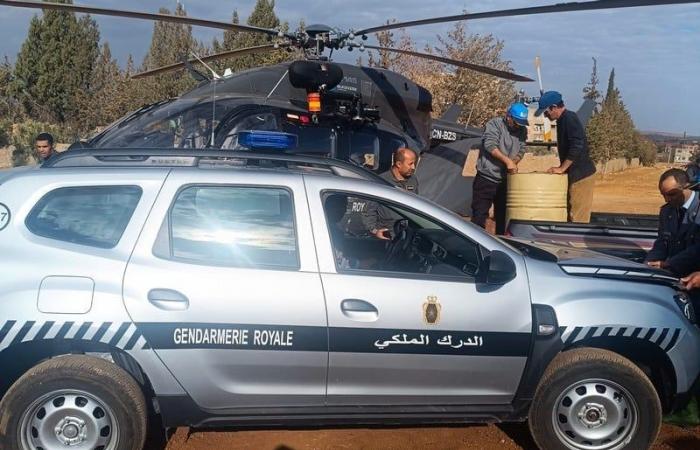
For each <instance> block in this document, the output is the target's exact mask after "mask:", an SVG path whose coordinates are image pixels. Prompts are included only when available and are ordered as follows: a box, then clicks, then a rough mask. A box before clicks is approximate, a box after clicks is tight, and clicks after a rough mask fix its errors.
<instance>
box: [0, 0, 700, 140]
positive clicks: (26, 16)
mask: <svg viewBox="0 0 700 450" xmlns="http://www.w3.org/2000/svg"><path fill="white" fill-rule="evenodd" d="M75 3H77V4H90V5H93V6H100V7H107V8H121V9H131V10H142V11H148V12H157V11H158V8H159V7H161V6H164V7H168V8H170V9H174V7H175V0H138V1H137V0H91V1H88V0H76V1H75ZM550 3H557V1H556V0H552V1H541V0H532V1H530V0H498V1H496V0H473V1H469V2H467V1H463V0H462V1H461V0H443V1H430V0H385V1H384V2H378V1H377V0H354V1H349V0H344V1H340V0H303V1H299V0H277V1H276V11H277V14H278V16H279V17H280V18H281V19H282V20H287V21H288V22H289V23H290V24H291V26H295V25H296V24H298V22H299V20H300V19H301V18H304V19H305V20H306V23H307V24H312V23H325V24H327V25H331V26H335V27H338V28H340V29H349V28H355V29H358V28H363V27H369V26H374V25H379V24H382V23H383V22H385V21H386V20H387V19H389V18H395V19H397V20H399V21H406V20H413V19H420V18H426V17H435V16H445V15H453V14H459V13H461V12H462V11H463V10H466V9H468V10H469V12H481V11H487V10H493V9H506V8H518V7H526V6H535V5H546V4H550ZM184 4H185V7H186V9H187V12H188V15H190V16H193V17H201V18H206V19H213V20H223V21H226V20H229V19H230V17H231V14H232V12H233V10H234V9H238V12H239V14H240V16H241V17H242V18H247V16H248V14H249V13H250V11H251V10H252V8H253V6H254V5H255V0H237V1H225V0H224V1H221V0H218V1H216V0H185V1H184ZM36 13H37V12H36V11H34V10H27V9H20V8H16V9H15V8H9V7H5V6H0V24H1V26H0V57H2V56H3V55H7V56H8V57H9V58H10V60H13V61H14V59H15V57H16V54H17V52H18V51H19V48H20V46H21V44H22V42H23V40H24V39H25V37H26V34H27V29H28V24H29V20H30V19H31V17H32V15H34V14H36ZM96 19H97V21H98V24H99V27H100V31H101V35H102V39H103V40H107V41H108V42H109V43H110V46H111V47H112V52H113V54H115V56H116V57H117V58H118V59H119V61H120V63H122V64H123V63H124V62H125V61H126V58H127V56H128V55H129V54H130V53H131V54H132V55H134V59H135V61H136V62H137V63H140V62H141V60H142V58H143V56H144V54H145V52H146V50H147V49H148V45H149V43H150V36H151V31H152V28H153V26H152V23H151V22H148V21H143V20H135V19H119V18H112V17H99V16H98V17H96ZM468 28H469V30H470V31H472V32H475V33H492V34H493V35H495V36H496V37H497V38H499V39H502V40H503V41H505V50H504V57H505V58H507V59H510V60H511V61H512V62H513V67H514V69H515V71H516V72H518V73H521V74H524V75H529V76H530V77H531V78H535V76H534V75H535V69H534V64H533V62H534V58H535V56H537V55H540V56H541V57H542V61H543V62H542V70H543V80H544V85H545V89H557V90H559V91H561V92H562V94H563V95H564V99H565V100H566V101H567V103H568V104H569V105H570V106H571V107H573V108H575V109H576V108H578V106H579V104H580V102H581V89H582V88H583V86H584V85H585V84H586V83H587V82H588V80H589V78H590V72H591V63H592V61H591V57H595V58H597V60H598V70H599V76H600V78H601V81H602V86H601V89H602V90H604V89H605V86H606V83H607V77H608V74H609V72H610V69H612V68H613V67H614V68H615V74H616V84H617V86H618V87H619V89H620V90H621V92H622V96H623V99H624V101H625V103H626V104H627V105H628V107H629V109H630V111H631V113H632V116H633V118H634V120H635V123H636V124H637V127H638V128H639V129H641V130H647V131H651V130H653V131H667V132H676V133H683V132H684V131H685V132H687V133H688V134H692V135H700V3H698V4H694V5H678V6H656V7H646V8H631V9H622V10H608V11H592V12H576V13H560V14H547V15H540V16H530V17H513V18H498V19H485V20H480V21H474V22H471V23H470V24H469V26H468ZM448 29H449V25H431V26H422V27H415V28H412V29H410V32H411V35H412V36H413V37H414V38H415V39H416V41H417V42H418V43H419V46H421V47H422V46H423V45H424V44H426V43H434V42H435V41H436V39H435V36H436V34H438V33H445V32H446V31H447V30H448ZM194 31H195V36H196V37H197V38H198V39H200V40H202V41H207V42H209V41H211V39H212V38H213V37H214V36H217V35H220V34H221V33H220V32H219V31H215V30H207V29H203V28H197V27H195V28H194ZM351 55H352V56H349V55H348V56H345V57H339V58H338V59H340V60H345V61H348V62H349V61H354V60H355V58H356V57H357V53H356V52H354V53H352V54H351ZM519 88H523V89H525V90H526V92H528V94H529V95H536V94H537V90H538V88H537V84H536V83H520V85H519Z"/></svg>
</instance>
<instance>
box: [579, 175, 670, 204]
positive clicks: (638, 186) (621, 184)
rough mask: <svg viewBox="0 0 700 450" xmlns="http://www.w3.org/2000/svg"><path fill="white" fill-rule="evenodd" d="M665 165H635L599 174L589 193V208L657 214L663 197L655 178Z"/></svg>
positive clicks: (657, 180) (657, 177)
mask: <svg viewBox="0 0 700 450" xmlns="http://www.w3.org/2000/svg"><path fill="white" fill-rule="evenodd" d="M666 169H668V167H667V166H657V167H639V168H636V169H629V170H625V171H624V172H618V173H612V174H608V175H604V176H599V177H598V179H597V180H596V185H595V191H594V193H593V211H598V212H626V213H635V214H658V212H659V208H660V207H661V205H663V203H664V200H663V197H661V194H659V189H658V182H659V176H660V175H661V173H662V172H663V171H664V170H666Z"/></svg>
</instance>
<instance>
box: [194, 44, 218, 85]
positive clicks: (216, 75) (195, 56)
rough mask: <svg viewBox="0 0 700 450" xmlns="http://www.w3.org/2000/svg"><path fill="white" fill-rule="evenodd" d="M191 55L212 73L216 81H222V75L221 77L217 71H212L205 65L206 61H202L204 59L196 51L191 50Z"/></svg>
mask: <svg viewBox="0 0 700 450" xmlns="http://www.w3.org/2000/svg"><path fill="white" fill-rule="evenodd" d="M190 53H192V56H193V57H194V58H195V59H196V60H197V61H199V63H200V64H202V65H203V66H204V67H206V69H207V70H209V72H211V74H212V77H214V79H215V80H220V79H221V75H219V74H218V73H216V71H215V70H214V69H212V68H211V67H210V66H209V65H208V64H207V63H205V62H204V61H202V58H200V57H199V55H198V54H197V53H196V52H195V51H194V50H190Z"/></svg>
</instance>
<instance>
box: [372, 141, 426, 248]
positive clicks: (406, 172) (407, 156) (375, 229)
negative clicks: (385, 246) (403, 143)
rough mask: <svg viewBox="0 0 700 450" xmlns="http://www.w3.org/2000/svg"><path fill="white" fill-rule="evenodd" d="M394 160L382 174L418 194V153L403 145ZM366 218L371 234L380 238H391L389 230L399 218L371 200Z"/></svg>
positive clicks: (392, 181) (395, 154)
mask: <svg viewBox="0 0 700 450" xmlns="http://www.w3.org/2000/svg"><path fill="white" fill-rule="evenodd" d="M393 161H394V163H393V164H392V166H391V168H390V169H389V170H388V171H386V172H384V173H383V174H381V175H380V176H381V177H382V178H384V179H385V180H387V181H389V182H390V183H391V184H393V185H394V186H397V187H400V188H401V189H403V190H405V191H407V192H412V193H414V194H416V195H418V179H416V177H414V176H413V175H414V174H415V173H416V163H417V162H418V154H417V153H416V152H415V151H413V150H411V149H410V148H406V147H401V148H399V149H397V150H396V151H395V152H394V156H393ZM364 218H365V226H366V227H367V229H368V230H369V231H370V233H371V234H373V235H374V236H375V237H377V238H379V239H391V238H390V236H389V230H390V229H391V228H392V227H393V224H394V222H395V221H396V219H397V217H396V215H395V214H392V212H391V211H389V210H387V209H386V208H383V207H381V206H379V205H378V204H376V203H374V202H369V204H368V205H367V212H366V214H365V215H364Z"/></svg>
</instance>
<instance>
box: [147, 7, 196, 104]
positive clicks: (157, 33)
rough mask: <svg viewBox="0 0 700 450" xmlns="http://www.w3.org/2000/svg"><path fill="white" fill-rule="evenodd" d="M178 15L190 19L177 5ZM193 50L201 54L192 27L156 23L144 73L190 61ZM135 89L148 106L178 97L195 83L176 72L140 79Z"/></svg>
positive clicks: (166, 10) (166, 11) (165, 12)
mask: <svg viewBox="0 0 700 450" xmlns="http://www.w3.org/2000/svg"><path fill="white" fill-rule="evenodd" d="M159 12H160V13H161V14H170V11H169V10H168V9H166V8H161V9H160V10H159ZM175 15H178V16H186V15H187V13H186V12H185V8H184V7H183V6H182V4H181V3H178V4H177V8H176V9H175ZM192 50H194V51H198V50H200V48H199V45H198V44H197V42H196V41H195V39H194V38H193V37H192V26H190V25H183V24H178V23H170V22H156V23H155V24H154V26H153V36H152V38H151V46H150V48H149V50H148V53H147V54H146V56H145V57H144V60H143V64H142V66H141V71H145V70H151V69H156V68H158V67H161V66H166V65H168V64H173V63H176V62H180V61H182V60H183V58H191V51H192ZM134 85H135V89H136V90H137V92H138V96H140V97H141V100H142V102H143V103H144V104H146V103H152V102H156V101H159V100H163V99H166V98H171V97H176V96H178V95H180V94H182V93H183V92H185V91H186V90H188V89H191V88H192V87H193V86H194V85H195V82H194V80H193V79H192V78H191V77H190V76H188V75H187V74H186V73H183V72H175V73H168V74H163V75H157V76H153V77H148V78H145V79H139V80H136V81H135V82H134Z"/></svg>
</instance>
